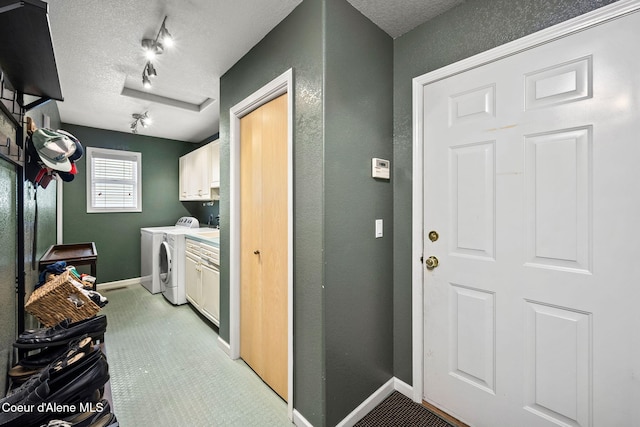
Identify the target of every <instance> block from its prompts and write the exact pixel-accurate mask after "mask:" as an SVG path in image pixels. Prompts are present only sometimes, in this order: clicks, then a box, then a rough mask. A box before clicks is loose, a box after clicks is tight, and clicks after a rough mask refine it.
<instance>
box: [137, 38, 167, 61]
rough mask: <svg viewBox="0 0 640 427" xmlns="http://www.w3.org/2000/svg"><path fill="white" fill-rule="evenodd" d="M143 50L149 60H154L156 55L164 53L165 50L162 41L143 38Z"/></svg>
mask: <svg viewBox="0 0 640 427" xmlns="http://www.w3.org/2000/svg"><path fill="white" fill-rule="evenodd" d="M142 50H143V51H144V56H145V58H147V59H148V60H149V61H153V60H154V59H155V58H156V56H158V55H162V53H163V52H164V46H162V43H160V42H158V41H157V40H151V39H143V40H142Z"/></svg>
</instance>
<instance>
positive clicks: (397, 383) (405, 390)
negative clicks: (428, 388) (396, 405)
mask: <svg viewBox="0 0 640 427" xmlns="http://www.w3.org/2000/svg"><path fill="white" fill-rule="evenodd" d="M393 388H394V389H395V391H397V392H400V393H402V394H404V395H405V396H407V397H408V398H409V399H411V400H413V387H411V386H410V385H409V384H407V383H405V382H404V381H402V380H401V379H398V378H396V377H393Z"/></svg>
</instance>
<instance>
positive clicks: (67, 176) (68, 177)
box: [58, 162, 78, 182]
mask: <svg viewBox="0 0 640 427" xmlns="http://www.w3.org/2000/svg"><path fill="white" fill-rule="evenodd" d="M77 173H78V168H77V167H76V164H75V163H74V162H71V170H70V171H69V172H60V171H58V176H59V177H60V179H62V180H63V181H64V182H71V181H73V179H74V178H75V177H76V175H77Z"/></svg>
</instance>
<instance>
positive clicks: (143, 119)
mask: <svg viewBox="0 0 640 427" xmlns="http://www.w3.org/2000/svg"><path fill="white" fill-rule="evenodd" d="M131 117H133V122H132V123H131V133H138V124H139V125H141V126H142V127H143V128H146V127H147V126H150V125H151V123H152V120H151V117H150V116H149V112H148V111H145V112H144V113H142V114H137V113H134V114H132V115H131Z"/></svg>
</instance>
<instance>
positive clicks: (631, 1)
mask: <svg viewBox="0 0 640 427" xmlns="http://www.w3.org/2000/svg"><path fill="white" fill-rule="evenodd" d="M639 9H640V0H620V1H618V2H616V3H612V4H610V5H608V6H603V7H601V8H599V9H596V10H594V11H592V12H589V13H586V14H584V15H581V16H578V17H575V18H572V19H570V20H568V21H565V22H562V23H560V24H557V25H554V26H552V27H549V28H547V29H544V30H541V31H538V32H536V33H533V34H531V35H528V36H526V37H523V38H521V39H518V40H515V41H512V42H510V43H507V44H504V45H502V46H498V47H496V48H493V49H491V50H488V51H486V52H482V53H480V54H478V55H475V56H472V57H470V58H467V59H464V60H462V61H459V62H456V63H454V64H451V65H448V66H446V67H443V68H440V69H438V70H435V71H432V72H430V73H426V74H423V75H421V76H418V77H416V78H414V79H413V188H412V201H413V208H412V213H411V215H412V220H411V224H412V236H413V237H412V253H411V255H412V258H411V259H412V265H411V288H412V313H413V314H412V342H413V344H412V347H413V400H414V401H415V402H422V398H423V396H424V384H423V381H424V376H423V372H424V371H423V369H424V367H423V361H424V355H423V349H424V342H423V341H424V330H423V329H424V316H423V314H424V313H423V307H424V305H423V303H424V301H423V298H424V294H423V279H424V270H423V266H422V263H421V261H420V259H421V257H422V256H423V253H422V248H423V227H424V224H423V217H424V216H423V203H424V200H423V191H424V188H423V176H424V165H423V156H424V140H423V136H424V128H423V125H424V123H423V117H424V97H423V93H424V87H425V86H427V85H429V84H431V83H435V82H437V81H439V80H442V79H446V78H447V77H450V76H453V75H455V74H460V73H463V72H465V71H468V70H471V69H473V68H477V67H480V66H482V65H485V64H488V63H490V62H495V61H498V60H500V59H502V58H505V57H507V56H511V55H515V54H517V53H519V52H522V51H525V50H528V49H532V48H534V47H537V46H540V45H543V44H546V43H550V42H552V41H554V40H557V39H559V38H562V37H566V36H568V35H570V34H573V33H576V32H578V31H582V30H585V29H587V28H589V27H592V26H595V25H598V24H602V23H604V22H606V21H609V20H612V19H615V18H619V17H621V16H623V15H626V14H628V13H632V12H635V11H637V10H639Z"/></svg>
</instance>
